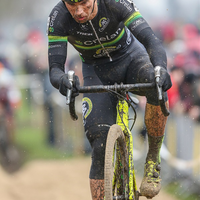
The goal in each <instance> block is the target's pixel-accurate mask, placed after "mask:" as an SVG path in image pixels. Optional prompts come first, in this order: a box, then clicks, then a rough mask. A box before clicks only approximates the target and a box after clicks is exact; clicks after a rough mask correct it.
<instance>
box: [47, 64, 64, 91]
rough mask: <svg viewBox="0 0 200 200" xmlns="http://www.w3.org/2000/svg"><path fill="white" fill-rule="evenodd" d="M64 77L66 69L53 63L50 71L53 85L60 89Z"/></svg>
mask: <svg viewBox="0 0 200 200" xmlns="http://www.w3.org/2000/svg"><path fill="white" fill-rule="evenodd" d="M63 75H64V68H63V67H62V66H61V65H60V64H58V63H53V64H51V66H50V69H49V77H50V82H51V84H52V85H53V86H54V87H55V88H56V89H59V83H60V78H61V77H62V76H63Z"/></svg>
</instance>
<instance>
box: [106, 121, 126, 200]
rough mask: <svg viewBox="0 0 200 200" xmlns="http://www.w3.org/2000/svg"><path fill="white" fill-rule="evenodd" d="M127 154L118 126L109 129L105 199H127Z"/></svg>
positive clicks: (122, 135)
mask: <svg viewBox="0 0 200 200" xmlns="http://www.w3.org/2000/svg"><path fill="white" fill-rule="evenodd" d="M127 187H128V153H127V147H126V142H125V138H124V134H123V132H122V129H121V127H120V126H119V125H117V124H114V125H112V126H111V127H110V129H109V132H108V137H107V142H106V152H105V167H104V191H105V199H106V200H113V199H121V200H126V199H127V198H128V188H127Z"/></svg>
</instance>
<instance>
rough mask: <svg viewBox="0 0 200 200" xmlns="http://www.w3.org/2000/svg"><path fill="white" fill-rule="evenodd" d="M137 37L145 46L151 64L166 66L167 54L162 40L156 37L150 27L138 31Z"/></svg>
mask: <svg viewBox="0 0 200 200" xmlns="http://www.w3.org/2000/svg"><path fill="white" fill-rule="evenodd" d="M137 39H138V40H139V41H140V42H141V43H142V44H143V45H144V47H145V48H146V50H147V52H148V54H149V57H150V60H151V62H152V64H153V66H154V67H155V66H162V67H164V68H165V69H166V68H167V56H166V52H165V49H164V47H163V45H162V42H161V40H160V39H159V38H157V37H156V36H155V34H154V32H153V31H152V29H151V28H150V27H148V28H145V29H143V30H141V31H140V33H139V34H138V35H137Z"/></svg>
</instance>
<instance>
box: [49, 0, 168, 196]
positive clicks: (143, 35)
mask: <svg viewBox="0 0 200 200" xmlns="http://www.w3.org/2000/svg"><path fill="white" fill-rule="evenodd" d="M48 39H49V53H48V56H49V74H50V81H51V83H52V85H53V86H54V87H55V88H57V89H58V90H59V91H60V93H61V94H62V95H64V96H66V92H67V89H70V88H71V87H72V86H71V85H70V83H69V80H68V77H67V75H66V74H65V70H64V64H65V61H66V56H67V43H68V42H69V43H71V44H72V45H73V46H74V48H75V49H76V50H77V51H78V52H79V55H80V57H81V59H82V72H83V79H84V85H85V86H88V85H99V84H106V85H108V84H114V83H118V84H120V83H121V82H123V83H138V82H140V83H146V82H152V81H154V68H155V67H156V66H160V67H161V78H160V82H159V85H160V86H162V88H163V90H164V91H167V90H168V89H169V88H170V87H171V79H170V76H169V74H168V72H167V59H166V53H165V51H164V49H163V47H162V44H161V41H160V40H159V39H158V38H157V37H156V36H155V34H154V33H153V31H152V29H151V28H150V26H149V25H148V23H147V22H146V21H145V19H144V18H143V17H142V15H141V14H140V12H139V10H138V9H137V8H136V6H135V5H134V3H133V2H132V1H131V0H63V1H60V2H59V3H58V4H57V5H56V6H55V7H54V8H53V10H52V12H51V13H50V16H49V20H48ZM73 89H74V92H75V95H77V93H78V89H79V79H78V77H77V76H75V78H74V84H73ZM138 95H142V96H146V98H147V104H146V113H145V123H146V127H147V131H148V140H149V151H148V154H147V157H146V163H145V169H144V178H143V181H142V183H141V186H140V192H141V194H142V195H144V196H147V197H149V198H151V197H153V196H155V195H157V194H158V192H159V191H160V187H161V183H160V182H161V179H160V155H159V152H160V148H161V145H162V141H163V138H164V130H165V124H166V120H167V117H165V116H164V115H163V114H162V112H161V109H160V107H159V103H158V100H157V93H156V90H154V89H153V90H151V91H146V92H138ZM165 101H166V105H167V106H168V98H167V93H166V92H165ZM116 103H117V98H116V97H114V96H112V95H111V94H109V93H102V94H84V98H83V111H84V113H83V122H84V128H85V132H86V136H87V138H88V140H89V142H90V144H91V147H92V164H91V169H90V188H91V194H92V199H93V200H97V199H98V200H99V199H103V196H104V180H103V179H104V153H105V143H106V137H107V133H108V130H109V127H110V126H111V125H112V124H114V123H115V120H116Z"/></svg>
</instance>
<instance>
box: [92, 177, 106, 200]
mask: <svg viewBox="0 0 200 200" xmlns="http://www.w3.org/2000/svg"><path fill="white" fill-rule="evenodd" d="M90 189H91V195H92V200H103V199H104V180H95V179H90Z"/></svg>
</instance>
